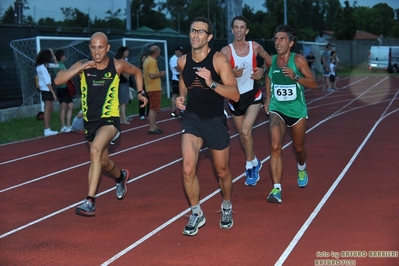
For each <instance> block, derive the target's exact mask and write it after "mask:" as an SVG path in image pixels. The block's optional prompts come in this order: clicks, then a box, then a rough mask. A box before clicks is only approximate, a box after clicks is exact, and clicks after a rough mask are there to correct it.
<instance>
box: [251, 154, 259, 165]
mask: <svg viewBox="0 0 399 266" xmlns="http://www.w3.org/2000/svg"><path fill="white" fill-rule="evenodd" d="M251 163H252V165H253V166H254V167H257V166H258V158H256V156H255V159H253V160H252V161H251Z"/></svg>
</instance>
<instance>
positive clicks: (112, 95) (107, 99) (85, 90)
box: [54, 32, 147, 217]
mask: <svg viewBox="0 0 399 266" xmlns="http://www.w3.org/2000/svg"><path fill="white" fill-rule="evenodd" d="M110 48H111V46H110V44H109V43H108V37H107V36H106V35H105V34H104V33H102V32H96V33H94V34H93V35H92V36H91V38H90V44H89V49H90V52H91V56H92V60H82V61H79V62H76V63H75V64H73V65H72V66H71V67H70V68H69V69H67V70H61V71H59V72H58V74H57V77H56V78H55V80H54V82H55V84H57V85H59V84H63V83H65V82H66V81H68V80H69V79H71V78H73V77H74V76H76V75H78V74H81V75H80V84H81V85H80V86H81V91H82V110H83V119H84V130H85V136H86V139H87V141H88V143H89V150H90V166H89V174H88V181H89V182H88V183H89V189H88V193H87V197H86V199H84V200H83V203H82V204H80V205H79V206H78V207H77V208H76V214H78V215H82V216H86V217H91V216H94V215H95V211H96V205H95V196H96V192H97V187H98V184H99V182H100V178H101V172H102V171H105V172H107V173H109V174H110V175H112V176H113V177H114V178H115V181H116V198H117V199H118V200H123V199H124V198H125V196H126V193H127V181H128V179H129V171H128V170H126V169H122V170H120V169H119V168H118V167H117V166H116V165H115V163H114V162H113V161H111V160H110V158H109V151H108V145H109V143H110V142H113V141H115V140H116V139H118V137H119V136H120V134H121V133H120V132H121V130H120V123H119V121H120V118H119V100H118V89H119V77H120V76H121V74H122V73H126V74H129V75H134V76H135V80H136V84H137V91H138V97H139V98H141V100H143V101H144V104H146V102H147V99H145V97H144V96H143V95H142V90H143V77H142V74H141V71H140V69H138V68H137V67H135V66H134V65H131V64H129V63H128V62H126V61H125V60H117V59H114V58H110V57H109V56H108V54H107V53H108V51H109V50H110Z"/></svg>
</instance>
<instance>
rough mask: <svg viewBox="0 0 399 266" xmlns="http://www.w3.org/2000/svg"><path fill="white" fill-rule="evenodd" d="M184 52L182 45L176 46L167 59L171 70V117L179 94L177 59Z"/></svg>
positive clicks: (173, 114) (174, 115)
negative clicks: (172, 53) (173, 52)
mask: <svg viewBox="0 0 399 266" xmlns="http://www.w3.org/2000/svg"><path fill="white" fill-rule="evenodd" d="M183 53H184V50H183V47H181V46H178V47H176V48H175V54H174V55H173V56H172V57H171V58H170V59H169V67H170V70H171V71H172V93H171V94H172V95H171V97H170V104H171V108H172V112H171V113H170V116H171V117H176V116H177V114H176V105H175V100H176V97H177V96H178V95H179V77H180V71H179V69H178V67H177V60H178V59H179V57H180V56H182V55H183Z"/></svg>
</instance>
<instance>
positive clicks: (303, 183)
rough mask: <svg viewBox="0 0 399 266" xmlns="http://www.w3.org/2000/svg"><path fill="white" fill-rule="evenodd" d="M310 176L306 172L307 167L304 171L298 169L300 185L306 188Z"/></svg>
mask: <svg viewBox="0 0 399 266" xmlns="http://www.w3.org/2000/svg"><path fill="white" fill-rule="evenodd" d="M308 181H309V178H308V172H306V169H305V170H303V171H299V170H298V187H300V188H304V187H306V185H307V184H308Z"/></svg>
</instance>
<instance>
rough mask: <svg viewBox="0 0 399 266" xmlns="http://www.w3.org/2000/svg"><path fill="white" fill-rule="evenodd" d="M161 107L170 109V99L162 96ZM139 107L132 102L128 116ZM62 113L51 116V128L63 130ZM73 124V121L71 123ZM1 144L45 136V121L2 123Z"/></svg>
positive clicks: (135, 100) (0, 129) (22, 120)
mask: <svg viewBox="0 0 399 266" xmlns="http://www.w3.org/2000/svg"><path fill="white" fill-rule="evenodd" d="M161 107H162V108H165V107H170V99H168V98H167V97H166V96H165V95H163V96H162V102H161ZM138 111H139V107H138V101H137V98H135V99H134V100H132V101H131V103H130V104H129V105H128V106H127V108H126V114H127V115H128V116H130V115H134V114H138ZM78 112H79V109H74V110H73V114H72V120H73V117H75V115H76V114H77V113H78ZM59 117H60V113H59V112H53V113H52V114H51V121H50V128H51V129H52V130H57V131H59V130H60V128H61V122H60V118H59ZM71 122H72V121H71ZM0 136H1V138H0V144H5V143H10V142H15V141H21V140H27V139H33V138H37V137H42V136H43V121H38V120H36V114H33V115H32V117H24V118H12V119H10V120H9V121H6V122H0Z"/></svg>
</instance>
